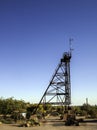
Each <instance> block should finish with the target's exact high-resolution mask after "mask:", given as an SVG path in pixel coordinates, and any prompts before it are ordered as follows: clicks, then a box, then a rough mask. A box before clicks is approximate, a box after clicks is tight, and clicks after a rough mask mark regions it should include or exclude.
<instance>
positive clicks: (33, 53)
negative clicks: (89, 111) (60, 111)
mask: <svg viewBox="0 0 97 130" xmlns="http://www.w3.org/2000/svg"><path fill="white" fill-rule="evenodd" d="M70 37H72V38H73V39H74V41H73V44H72V45H73V48H74V51H73V55H72V59H71V86H72V88H71V89H72V104H74V105H75V104H80V105H81V104H83V103H84V102H85V100H86V98H88V100H89V103H90V104H97V0H0V97H4V98H9V97H14V98H16V99H23V100H25V101H30V102H31V103H34V102H39V100H40V98H41V97H42V95H43V93H44V91H45V89H46V88H47V85H48V83H49V81H50V79H51V77H52V74H53V73H54V71H55V68H56V66H57V64H58V63H59V61H60V58H61V57H62V55H63V52H64V51H68V49H69V47H68V41H69V38H70Z"/></svg>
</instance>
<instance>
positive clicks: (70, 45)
mask: <svg viewBox="0 0 97 130" xmlns="http://www.w3.org/2000/svg"><path fill="white" fill-rule="evenodd" d="M73 41H74V39H73V38H69V50H70V55H72V51H73V50H74V49H73V48H72V42H73Z"/></svg>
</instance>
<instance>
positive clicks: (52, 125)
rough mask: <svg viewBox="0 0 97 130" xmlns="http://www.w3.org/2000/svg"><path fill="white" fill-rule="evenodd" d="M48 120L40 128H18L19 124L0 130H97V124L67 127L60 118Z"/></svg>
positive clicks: (90, 123) (88, 123)
mask: <svg viewBox="0 0 97 130" xmlns="http://www.w3.org/2000/svg"><path fill="white" fill-rule="evenodd" d="M46 120H47V121H43V122H41V125H40V126H34V127H18V124H14V125H9V124H7V125H5V124H1V125H0V130H97V122H85V123H80V126H65V125H64V124H65V123H64V122H63V121H61V120H60V119H58V117H49V118H48V119H46Z"/></svg>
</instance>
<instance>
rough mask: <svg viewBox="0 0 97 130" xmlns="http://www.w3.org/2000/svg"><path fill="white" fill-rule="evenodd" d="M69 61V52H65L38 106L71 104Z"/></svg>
mask: <svg viewBox="0 0 97 130" xmlns="http://www.w3.org/2000/svg"><path fill="white" fill-rule="evenodd" d="M70 59H71V52H65V53H64V54H63V57H62V58H61V60H60V63H59V64H58V66H57V68H56V70H55V73H54V74H53V76H52V78H51V81H50V82H49V85H48V87H47V89H46V91H45V92H44V94H43V96H42V98H41V100H40V102H39V104H38V106H39V105H40V104H42V105H45V104H51V105H56V106H69V105H70V104H71V83H70ZM38 106H37V107H38Z"/></svg>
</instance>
